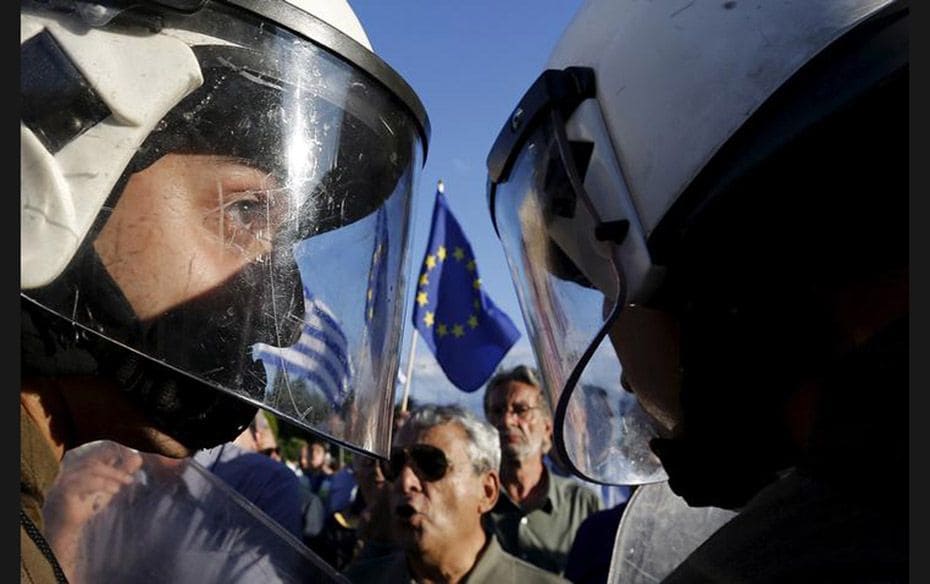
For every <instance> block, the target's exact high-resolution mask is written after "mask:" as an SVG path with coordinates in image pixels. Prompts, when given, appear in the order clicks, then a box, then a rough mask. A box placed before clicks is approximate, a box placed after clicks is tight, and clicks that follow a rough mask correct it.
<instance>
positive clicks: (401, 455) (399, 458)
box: [379, 444, 452, 482]
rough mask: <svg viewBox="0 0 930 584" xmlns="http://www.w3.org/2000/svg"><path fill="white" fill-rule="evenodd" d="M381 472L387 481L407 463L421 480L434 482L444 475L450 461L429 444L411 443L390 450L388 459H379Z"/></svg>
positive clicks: (393, 478)
mask: <svg viewBox="0 0 930 584" xmlns="http://www.w3.org/2000/svg"><path fill="white" fill-rule="evenodd" d="M379 464H380V465H381V473H382V474H383V475H384V478H386V479H387V480H389V481H394V480H395V479H396V478H397V477H399V476H400V473H401V472H402V471H403V470H404V467H405V466H407V465H409V466H410V468H411V469H413V472H415V473H416V475H417V476H418V477H420V479H421V480H424V481H427V482H435V481H438V480H440V479H441V478H442V477H444V476H446V473H447V472H449V469H450V468H452V463H451V462H449V459H448V458H446V453H445V452H443V451H442V450H441V449H439V448H436V447H435V446H430V445H429V444H413V445H412V446H407V447H405V448H394V449H392V450H391V458H390V460H387V461H384V460H381V461H379Z"/></svg>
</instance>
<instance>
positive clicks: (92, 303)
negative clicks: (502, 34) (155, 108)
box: [23, 3, 428, 456]
mask: <svg viewBox="0 0 930 584" xmlns="http://www.w3.org/2000/svg"><path fill="white" fill-rule="evenodd" d="M285 13H286V12H285ZM295 14H296V13H295ZM43 16H44V15H43V14H42V13H37V16H36V18H37V22H39V23H43V22H47V25H46V26H45V28H44V30H42V31H41V32H39V33H38V34H36V35H35V36H34V37H33V39H32V40H34V41H35V42H34V43H33V44H31V45H30V44H29V41H27V43H24V45H23V65H24V70H25V68H26V65H27V59H35V60H36V62H39V61H42V62H44V63H54V64H55V65H56V66H55V67H43V68H36V69H34V70H35V71H36V72H37V73H36V74H35V75H34V76H33V77H34V78H33V79H31V80H30V81H29V83H28V85H29V90H30V91H31V92H32V95H31V96H30V97H31V98H32V99H33V100H34V101H36V102H40V100H41V98H42V97H43V96H42V92H47V94H48V95H47V96H46V97H48V98H49V101H54V100H53V98H54V99H57V100H58V101H57V103H59V104H61V99H62V98H64V97H67V95H62V94H63V93H67V92H62V91H60V90H61V88H62V87H80V88H82V91H83V92H84V93H89V94H90V96H91V97H89V98H88V97H85V98H82V103H83V104H84V107H82V108H79V109H75V110H74V111H75V112H76V113H75V114H74V119H73V120H71V121H72V124H71V126H74V127H82V126H83V127H84V128H85V131H84V132H83V133H82V134H81V135H80V136H77V137H76V138H71V137H70V136H66V138H67V139H62V138H61V134H62V132H63V131H64V130H62V127H63V126H67V124H62V122H61V119H60V118H61V115H60V114H56V113H55V112H50V111H42V110H41V109H40V108H39V109H37V110H36V111H30V116H29V119H28V120H27V119H26V118H25V116H24V124H25V125H27V126H29V128H30V130H31V131H32V132H33V133H34V134H35V135H36V136H37V137H38V139H39V141H41V142H43V143H44V144H45V146H46V148H47V149H48V150H49V152H50V153H51V154H52V155H53V156H55V157H56V158H61V157H63V156H64V155H67V154H68V152H66V151H67V150H68V148H69V147H71V146H72V143H76V142H78V140H81V139H84V138H86V137H87V136H89V135H93V134H94V132H96V131H98V130H97V128H100V127H104V126H108V125H114V124H117V123H118V120H116V119H115V117H116V115H115V113H114V112H116V111H117V110H118V109H119V104H114V103H112V99H111V98H107V99H103V98H98V99H96V101H95V98H94V97H93V93H94V89H95V85H96V82H97V81H98V80H97V79H95V78H94V76H93V74H92V73H88V72H87V70H86V69H84V70H83V73H82V72H81V70H80V69H79V68H78V67H75V66H73V65H74V63H73V62H69V61H80V59H79V58H74V59H71V58H69V57H72V56H74V55H75V54H76V50H74V49H73V47H75V46H78V42H77V41H74V40H73V39H70V38H68V37H67V36H66V35H67V32H68V31H66V30H64V28H65V27H61V26H56V20H55V19H56V18H57V16H56V15H48V17H47V20H46V21H43V20H42V18H43ZM295 18H296V19H298V21H299V19H300V18H304V19H307V18H309V17H308V16H307V15H304V14H303V13H300V14H299V15H296V16H295ZM120 22H122V21H121V20H120V19H119V18H115V19H113V20H112V22H111V23H109V24H108V25H106V26H102V27H100V26H98V27H95V28H93V29H89V32H90V33H91V34H94V35H104V36H106V35H110V36H111V37H113V38H116V39H120V40H121V41H125V42H126V43H134V42H136V41H135V39H132V38H128V40H126V39H127V35H130V36H131V35H132V34H133V33H134V34H136V35H141V37H143V38H144V37H145V34H146V33H144V32H139V31H134V30H133V29H132V27H129V29H128V30H127V28H123V27H125V26H126V25H123V24H120ZM295 22H297V21H295ZM314 22H316V25H315V26H317V27H319V26H321V24H320V23H319V22H318V21H314ZM76 26H80V25H76ZM161 26H162V29H161V31H160V33H159V34H157V35H155V37H157V38H158V39H159V42H161V43H163V44H166V45H167V46H174V47H175V48H178V47H180V49H179V50H181V51H184V50H188V51H190V52H191V53H192V54H193V57H194V58H195V60H192V62H194V63H195V64H196V69H198V70H195V71H191V72H188V73H186V74H190V75H193V76H197V75H199V76H202V79H203V82H202V83H201V84H200V85H199V87H198V88H196V89H194V90H193V91H192V92H190V93H189V94H188V95H187V96H186V97H184V98H183V99H180V101H179V102H178V103H177V104H176V105H174V106H173V107H172V108H171V109H170V110H168V113H167V114H166V115H164V116H163V117H161V118H160V120H158V121H157V123H155V124H154V127H153V128H152V130H151V131H150V132H149V133H148V134H147V135H146V137H145V138H144V140H142V141H141V143H140V144H139V146H138V147H137V148H136V149H135V150H134V152H132V153H131V159H130V160H129V163H128V167H127V168H126V170H125V171H124V172H123V173H122V178H121V179H120V181H119V182H117V183H116V186H115V188H113V190H112V193H111V194H110V196H109V198H108V199H107V201H106V203H105V204H104V205H103V207H102V210H101V211H100V212H99V215H98V216H97V218H96V220H95V222H94V224H93V226H92V227H91V228H90V229H89V230H88V235H87V236H86V238H85V240H84V243H83V244H82V246H81V247H80V248H79V249H78V251H77V252H76V254H75V257H74V258H73V259H72V260H71V261H70V263H69V264H68V267H67V268H66V269H65V270H64V271H63V272H62V274H61V275H59V276H58V277H57V278H56V279H54V280H52V281H51V283H50V284H48V285H45V286H40V287H37V288H32V289H24V290H23V296H24V298H25V299H27V300H28V301H31V302H34V303H37V304H39V305H41V306H42V307H44V308H46V309H47V310H48V311H51V312H52V313H55V314H57V315H59V316H61V317H63V318H65V319H67V320H69V321H71V322H73V323H75V324H76V325H78V327H79V329H81V330H82V331H83V332H82V333H81V334H85V335H94V336H97V337H101V338H103V339H106V340H108V341H111V342H112V343H114V344H116V345H119V346H120V347H122V348H124V349H125V350H128V351H130V352H132V353H135V354H137V355H139V356H141V357H144V358H145V359H148V360H154V361H156V362H158V363H160V364H162V365H164V366H165V367H167V368H169V369H171V370H174V371H175V372H177V373H180V374H182V375H184V376H187V377H190V378H192V379H194V380H196V381H198V382H201V383H203V384H206V385H207V386H209V387H212V388H214V389H216V390H219V391H222V392H225V393H226V394H229V395H232V396H235V397H237V398H239V399H241V400H244V401H246V402H248V403H250V404H253V405H255V406H258V407H261V408H263V409H266V410H268V411H271V412H273V413H274V414H276V415H277V416H280V417H282V418H284V419H286V420H287V421H289V422H291V423H293V424H296V425H297V426H300V427H303V428H306V429H308V430H312V431H313V432H315V433H317V434H321V435H324V436H326V437H328V438H330V439H332V440H334V441H336V442H339V443H342V444H344V445H346V446H348V447H350V448H352V449H355V450H361V451H364V452H369V453H374V454H378V455H382V456H386V455H387V451H388V446H389V441H390V432H391V419H392V417H391V411H392V407H393V395H394V385H395V377H396V370H397V365H398V357H397V354H398V344H399V342H400V333H401V331H402V330H403V327H402V315H403V299H404V298H405V295H404V288H405V274H406V273H407V266H408V263H407V262H408V253H407V248H408V233H409V216H410V211H411V197H412V195H413V192H414V188H415V183H416V178H417V177H418V173H419V170H420V168H421V166H422V162H423V156H424V152H425V140H426V134H428V125H425V124H427V123H426V122H425V114H424V113H422V106H421V105H420V104H419V101H417V100H416V97H415V96H413V94H412V91H409V88H408V87H407V86H406V85H405V84H404V83H403V81H402V80H400V78H399V77H397V76H396V74H395V73H393V72H392V71H387V73H385V71H386V70H387V66H386V65H384V64H383V63H381V62H380V60H378V59H377V57H375V56H374V55H372V54H371V53H367V52H366V53H365V54H364V55H362V56H363V57H364V58H366V59H368V60H369V61H370V62H376V64H377V67H375V69H377V70H378V72H379V73H378V74H379V75H380V76H382V77H384V76H387V77H389V78H390V80H391V81H393V83H395V84H399V85H402V86H403V87H404V88H405V89H406V91H408V92H409V95H403V96H402V97H399V96H398V95H397V94H396V93H395V92H394V91H392V90H391V89H390V88H389V87H390V85H391V83H383V82H381V81H380V80H379V79H377V78H376V76H373V75H372V74H370V73H369V72H368V71H367V68H362V67H359V66H356V65H354V64H353V63H352V62H351V61H349V60H348V59H347V58H343V57H340V56H337V55H336V54H335V53H333V52H330V51H329V50H327V49H326V48H324V47H323V46H322V45H320V44H318V43H316V42H313V41H311V40H308V39H307V38H305V37H303V36H300V35H297V34H294V33H293V32H291V31H290V30H288V29H285V28H281V27H278V26H276V25H272V24H269V22H268V21H267V20H265V19H262V18H259V17H257V16H256V15H255V14H253V13H250V12H244V11H240V10H237V9H234V8H231V7H229V6H225V5H215V4H212V3H207V4H206V6H204V7H203V8H201V9H200V10H199V12H197V13H196V14H194V15H183V14H177V13H166V14H164V15H163V20H162V22H161ZM137 28H138V27H137ZM297 30H300V29H299V28H297ZM329 34H337V33H336V32H334V29H332V30H330V32H329ZM56 37H57V38H56ZM153 38H154V37H153ZM354 50H356V51H357V52H363V51H364V49H362V48H361V47H360V46H359V47H354ZM369 68H370V67H369ZM42 75H48V77H46V78H43V77H42ZM53 75H54V76H55V77H54V78H52V76H53ZM75 76H77V77H75ZM24 77H25V73H24ZM100 83H102V84H105V83H106V80H102V81H100ZM152 83H153V89H152V90H153V91H156V87H155V85H157V83H158V81H157V80H153V81H152ZM26 85H27V82H26V81H24V93H26V89H25V86H26ZM402 93H403V92H402ZM410 96H413V97H412V98H411V97H410ZM411 99H412V100H413V101H414V104H413V105H412V106H411V104H410V100H411ZM108 100H109V101H108ZM91 103H92V104H93V107H89V106H88V104H91ZM424 126H425V128H424ZM99 132H102V130H100V131H99ZM99 132H98V133H99ZM68 140H70V141H71V143H69V142H68ZM101 152H103V151H101ZM63 153H64V154H63ZM101 155H102V154H101Z"/></svg>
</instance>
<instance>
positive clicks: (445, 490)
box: [345, 406, 565, 584]
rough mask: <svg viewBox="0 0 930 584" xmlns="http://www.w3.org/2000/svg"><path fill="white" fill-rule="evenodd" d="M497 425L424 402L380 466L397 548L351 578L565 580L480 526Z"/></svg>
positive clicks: (492, 477) (493, 486) (494, 470)
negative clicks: (503, 545)
mask: <svg viewBox="0 0 930 584" xmlns="http://www.w3.org/2000/svg"><path fill="white" fill-rule="evenodd" d="M499 466H500V445H499V441H498V437H497V432H495V431H494V428H492V427H491V426H490V425H489V424H487V423H485V422H483V421H481V420H479V419H478V418H477V417H476V416H475V415H474V414H472V413H470V412H467V411H465V410H463V409H461V408H459V407H457V406H425V407H423V408H422V409H419V410H417V411H416V412H414V413H413V414H412V415H411V417H410V419H409V420H408V421H407V422H406V423H405V424H404V426H403V427H402V428H401V429H400V431H399V433H398V435H397V437H396V440H395V445H394V448H393V449H392V451H391V457H390V461H389V462H387V463H382V472H383V473H384V475H385V478H386V479H387V480H388V481H390V483H391V487H390V494H389V505H390V508H391V513H392V518H393V527H394V530H395V535H396V538H397V541H398V543H399V545H400V547H401V550H400V551H398V552H395V553H393V554H390V555H387V556H383V557H379V558H373V559H370V560H364V561H360V562H358V563H356V564H354V565H352V566H349V568H347V569H346V571H345V575H346V576H347V577H348V578H349V579H350V580H351V581H353V582H364V583H366V584H368V583H376V582H411V581H414V582H449V583H456V582H521V583H522V582H565V580H563V579H562V578H560V577H558V576H556V575H554V574H551V573H548V572H546V571H544V570H540V569H539V568H537V567H535V566H533V565H531V564H529V563H527V562H524V561H523V560H520V559H519V558H516V557H514V556H512V555H510V554H508V553H507V552H505V551H504V550H503V549H501V547H500V545H499V544H498V542H497V540H496V538H495V537H494V536H493V534H489V533H486V532H485V530H484V528H483V527H482V517H483V516H484V514H485V513H487V512H488V511H490V510H491V509H492V508H493V507H494V504H495V503H496V502H497V498H498V493H499V491H500V478H499V476H498V467H499Z"/></svg>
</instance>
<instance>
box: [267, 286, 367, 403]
mask: <svg viewBox="0 0 930 584" xmlns="http://www.w3.org/2000/svg"><path fill="white" fill-rule="evenodd" d="M252 358H253V359H255V360H261V361H262V363H264V365H265V366H266V371H267V367H268V366H271V367H274V368H275V369H277V370H278V371H281V372H284V373H286V374H287V375H288V377H290V378H292V379H297V380H300V381H302V382H304V383H305V384H307V386H308V387H309V388H314V387H315V388H317V389H319V391H320V392H322V394H323V395H324V396H326V399H327V400H329V402H330V404H332V405H333V406H334V407H335V406H340V405H342V403H343V402H344V401H345V399H346V396H347V395H348V392H349V383H350V381H351V378H352V364H351V361H350V360H349V355H348V341H347V340H346V336H345V333H343V331H342V327H340V326H339V323H338V322H337V321H336V317H335V316H334V315H333V313H332V312H331V311H330V310H329V307H327V306H326V304H325V303H324V302H323V301H322V300H320V299H318V298H315V297H314V296H313V294H311V293H310V291H309V290H308V289H307V287H306V286H304V324H303V330H302V331H301V333H300V338H299V339H297V342H296V343H295V344H294V345H292V346H290V347H286V348H281V347H272V346H271V345H267V344H265V343H256V344H255V345H254V346H253V347H252ZM270 377H271V375H269V378H270Z"/></svg>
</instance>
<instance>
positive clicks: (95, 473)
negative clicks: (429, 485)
mask: <svg viewBox="0 0 930 584" xmlns="http://www.w3.org/2000/svg"><path fill="white" fill-rule="evenodd" d="M126 475H128V478H129V482H128V483H126V482H123V481H121V480H118V478H116V477H123V476H126ZM42 513H43V517H44V519H45V525H46V526H47V528H48V530H49V534H48V535H49V541H50V542H51V543H52V545H53V546H55V545H56V544H58V547H56V548H55V549H54V551H55V553H56V555H57V556H58V557H59V558H62V559H64V558H67V560H68V561H65V562H63V566H62V567H63V569H64V570H65V572H66V576H67V577H68V579H69V580H70V581H72V582H108V583H111V584H134V583H136V582H177V583H201V584H204V583H211V582H215V583H220V582H223V583H242V584H245V583H252V582H341V581H342V579H341V578H340V577H339V575H338V574H337V573H336V571H335V570H334V569H333V568H332V567H331V566H329V565H327V564H326V563H325V562H324V561H323V560H322V559H320V558H319V557H317V556H316V555H314V554H313V552H311V551H310V550H309V549H307V548H306V547H305V546H304V545H303V544H302V543H301V542H300V541H299V540H298V539H297V538H296V537H295V536H294V535H293V534H291V533H289V532H288V531H286V530H285V529H284V528H283V527H282V526H281V525H279V524H278V523H276V522H275V521H274V520H273V519H271V518H270V517H268V516H267V515H265V514H264V513H263V512H262V511H260V510H259V509H258V507H256V506H255V505H254V504H252V503H250V502H249V501H247V500H246V499H245V498H244V497H243V496H242V495H240V494H239V493H238V492H236V491H234V490H233V489H232V487H230V486H229V485H227V484H226V483H225V482H224V481H223V480H221V479H220V478H218V477H217V476H216V475H214V474H213V473H211V472H210V471H208V470H207V469H205V468H204V467H203V466H201V465H200V464H198V463H197V462H196V461H195V460H193V459H180V460H178V459H172V458H167V457H163V456H158V455H155V454H147V453H140V452H137V451H135V450H132V449H129V448H126V447H124V446H122V445H120V444H117V443H115V442H109V441H101V442H92V443H89V444H85V445H83V446H81V447H79V448H76V449H73V450H70V451H68V452H67V453H66V455H65V457H64V459H63V460H62V465H61V471H60V473H59V475H58V477H57V479H56V481H55V483H54V484H53V485H52V487H51V489H50V490H49V493H48V497H47V498H46V503H45V505H44V507H43V509H42ZM61 542H68V543H66V544H62V543H61ZM68 544H70V546H69V547H68V548H67V549H63V548H62V547H61V546H62V545H66V546H67V545H68Z"/></svg>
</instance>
